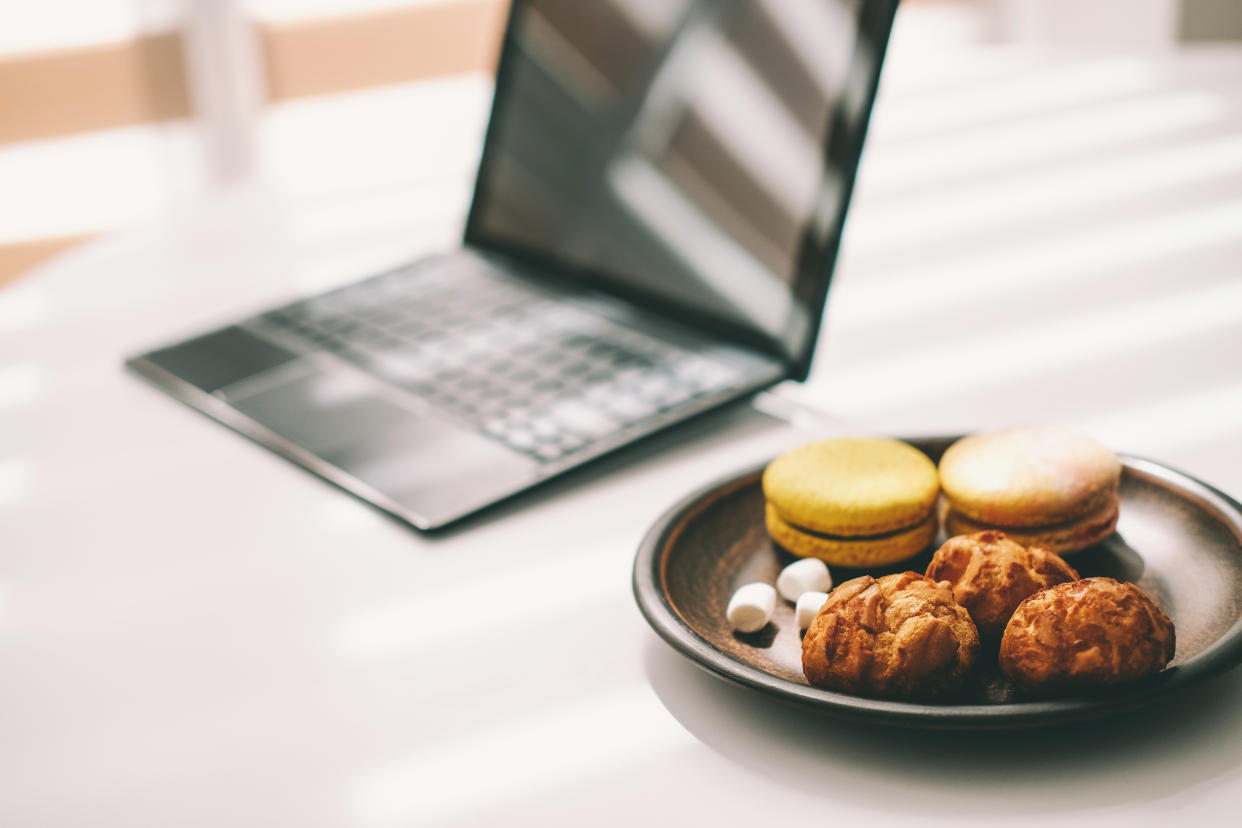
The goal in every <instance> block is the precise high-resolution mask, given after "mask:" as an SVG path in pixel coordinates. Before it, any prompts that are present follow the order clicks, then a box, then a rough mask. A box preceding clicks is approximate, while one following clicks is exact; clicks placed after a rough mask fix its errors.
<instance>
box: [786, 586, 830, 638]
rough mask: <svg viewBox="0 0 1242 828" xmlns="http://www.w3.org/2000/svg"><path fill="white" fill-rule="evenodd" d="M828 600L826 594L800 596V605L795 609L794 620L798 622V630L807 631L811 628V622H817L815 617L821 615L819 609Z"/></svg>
mask: <svg viewBox="0 0 1242 828" xmlns="http://www.w3.org/2000/svg"><path fill="white" fill-rule="evenodd" d="M827 600H828V593H826V592H804V593H802V594H801V595H799V596H798V603H797V605H796V606H795V607H794V618H796V619H797V620H798V629H800V630H805V629H807V628H808V627H810V626H811V622H812V621H814V620H815V616H816V615H818V614H819V608H820V607H822V606H823V605H824V602H825V601H827Z"/></svg>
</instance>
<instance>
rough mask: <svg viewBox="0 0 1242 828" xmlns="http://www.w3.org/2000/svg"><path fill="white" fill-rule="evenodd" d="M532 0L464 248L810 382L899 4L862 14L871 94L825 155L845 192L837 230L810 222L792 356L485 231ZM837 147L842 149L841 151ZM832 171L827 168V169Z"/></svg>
mask: <svg viewBox="0 0 1242 828" xmlns="http://www.w3.org/2000/svg"><path fill="white" fill-rule="evenodd" d="M527 3H528V0H512V3H511V5H510V9H509V17H508V20H507V22H506V24H505V34H504V39H503V42H502V45H501V50H500V58H499V61H498V65H497V68H496V82H495V91H494V94H493V97H492V107H491V113H490V116H489V118H488V123H487V132H486V135H485V138H484V143H483V153H482V157H481V158H480V161H479V169H478V174H477V176H476V177H475V188H474V193H473V195H472V197H471V201H470V210H469V213H468V214H467V217H466V227H465V233H464V239H463V241H464V244H465V245H466V246H467V247H470V248H472V249H475V250H479V251H483V252H488V253H493V254H499V255H501V256H503V257H505V258H508V259H511V260H512V261H514V262H516V263H517V264H518V265H519V266H522V267H523V270H524V271H526V272H527V273H529V274H530V275H531V276H534V277H536V278H550V279H553V280H558V281H563V282H570V283H572V284H574V285H577V286H585V287H590V288H594V289H598V290H600V291H602V292H604V293H608V294H612V295H615V296H618V297H621V298H623V299H625V300H626V301H629V302H632V303H634V304H635V305H638V306H640V307H643V308H645V309H647V310H650V311H652V312H655V313H657V314H659V315H662V316H666V317H671V318H674V319H676V320H677V321H678V322H681V323H688V324H691V325H693V326H694V327H696V328H699V329H700V330H702V331H704V332H705V333H708V334H710V335H712V336H716V337H719V338H722V339H724V340H726V341H730V342H735V343H737V344H739V345H743V346H746V347H750V348H753V349H756V350H758V351H761V352H763V353H766V354H769V355H771V356H773V357H776V358H777V359H779V360H781V361H782V362H783V363H784V364H785V365H786V366H787V376H788V377H789V378H790V379H795V380H803V379H806V377H807V375H808V374H809V373H810V368H811V360H812V358H813V357H814V354H815V343H816V340H817V339H818V336H819V329H820V325H821V321H822V317H823V311H824V307H825V304H826V302H827V299H828V288H829V284H830V282H831V280H832V275H833V272H834V270H835V267H836V260H837V255H838V253H839V251H840V239H841V234H842V231H843V230H844V225H845V218H846V215H847V213H848V207H849V202H850V198H851V195H852V193H853V189H854V180H855V177H856V174H857V170H858V162H859V160H860V158H861V156H862V150H863V144H864V139H865V137H866V133H867V126H868V124H869V122H870V118H871V112H872V109H873V108H874V102H875V95H876V90H877V88H878V86H879V79H880V71H881V68H882V66H883V64H884V55H885V51H886V49H887V47H888V41H889V35H890V33H891V31H892V26H893V18H894V16H895V14H896V11H897V5H898V0H860V3H859V6H860V8H859V12H858V38H857V40H856V44H860V43H861V44H865V45H866V48H867V49H868V51H869V52H870V58H869V60H868V67H867V68H868V70H869V74H868V75H867V77H866V79H865V80H866V85H865V87H864V88H863V98H862V101H863V103H862V107H861V109H860V111H859V115H858V119H857V124H856V125H855V127H854V129H853V130H852V131H851V130H842V129H830V130H829V133H828V135H829V138H828V142H827V143H826V144H825V145H824V146H823V147H822V148H821V151H822V152H823V153H824V156H825V160H826V162H827V158H828V156H829V155H831V156H832V158H833V159H834V161H835V163H836V164H838V165H839V168H838V170H837V171H838V172H839V174H840V182H839V187H838V192H839V206H838V209H837V210H836V214H835V224H834V226H832V227H830V228H828V229H827V232H825V233H824V234H823V235H822V237H817V235H816V234H815V233H814V232H813V231H812V229H811V220H810V218H809V217H808V218H807V220H806V221H805V222H804V226H803V230H802V233H801V240H800V242H799V247H798V251H797V254H796V258H795V261H796V265H795V273H794V282H793V285H792V287H791V291H792V293H793V295H794V298H795V301H796V302H798V303H800V304H802V305H803V306H804V307H805V309H806V310H807V311H808V317H809V318H808V319H807V328H808V330H807V333H806V336H805V337H804V340H803V343H802V345H801V347H800V348H798V349H796V350H791V349H790V348H788V347H787V346H786V344H785V343H784V342H782V341H780V340H777V339H774V338H772V337H771V336H770V335H769V334H767V333H765V332H763V331H760V330H758V329H755V328H750V327H747V326H744V325H740V324H738V323H737V322H735V321H730V320H727V319H724V318H721V317H718V316H715V315H713V314H709V313H705V312H703V311H702V310H701V309H697V308H694V307H690V306H687V305H683V304H681V303H679V302H675V301H672V300H670V299H669V298H668V297H666V296H663V295H661V294H658V293H656V292H654V291H648V290H643V289H641V288H638V287H636V286H634V285H633V284H632V283H631V282H629V281H627V280H626V279H625V278H624V276H621V275H618V274H613V273H609V272H607V271H603V270H599V269H596V268H589V267H583V266H580V265H577V264H571V263H568V262H565V261H562V260H559V259H557V258H555V257H553V256H550V255H548V254H547V253H546V252H545V251H542V250H540V249H538V248H534V247H530V246H527V245H522V244H518V243H515V242H512V241H509V240H507V239H504V238H498V237H494V236H489V234H487V233H486V232H485V231H484V230H483V228H482V226H481V214H482V210H483V205H484V204H485V203H486V201H487V198H488V192H487V182H488V180H489V172H490V171H491V169H492V165H493V162H494V160H495V158H496V156H497V153H498V144H499V124H500V121H501V120H502V113H503V111H504V107H505V106H506V105H508V103H509V100H510V96H509V91H510V84H511V80H512V77H513V67H514V63H515V60H516V58H517V57H518V52H519V49H518V48H517V39H516V37H515V36H514V30H515V26H516V24H517V21H518V20H519V19H520V15H521V14H522V12H523V10H524V9H525V7H526V5H527ZM838 113H839V108H837V107H834V110H833V114H832V115H830V117H839V114H838ZM833 141H839V142H842V143H840V144H839V145H836V146H834V145H833V144H832V142H833ZM826 167H827V163H826Z"/></svg>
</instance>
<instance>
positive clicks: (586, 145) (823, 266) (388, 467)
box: [126, 0, 897, 530]
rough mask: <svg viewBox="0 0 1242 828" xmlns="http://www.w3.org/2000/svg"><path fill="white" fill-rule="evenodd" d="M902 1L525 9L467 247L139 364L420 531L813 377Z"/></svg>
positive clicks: (523, 2) (535, 5) (204, 408)
mask: <svg viewBox="0 0 1242 828" xmlns="http://www.w3.org/2000/svg"><path fill="white" fill-rule="evenodd" d="M896 5H897V0H799V2H787V0H732V1H731V2H729V1H726V0H594V1H593V2H589V3H584V2H577V0H572V1H571V0H514V2H513V3H512V5H511V9H510V13H509V19H508V22H507V25H506V30H505V36H504V42H503V46H502V49H501V56H500V62H499V67H498V70H497V76H496V86H495V94H494V99H493V104H492V112H491V116H490V120H489V124H488V129H487V134H486V139H485V143H484V148H483V153H482V158H481V162H480V166H479V170H478V174H477V178H476V182H475V189H474V196H473V200H472V203H471V206H470V211H469V215H468V217H467V220H466V227H465V233H464V239H463V244H462V245H461V247H460V249H457V250H453V251H451V252H447V253H441V254H437V255H434V256H429V257H427V258H422V259H420V260H417V261H413V262H410V263H409V264H405V265H402V266H401V267H397V268H395V269H393V270H390V271H387V272H383V273H378V274H375V275H372V276H370V277H369V278H365V279H362V280H361V281H357V282H354V283H351V284H348V285H346V286H344V287H340V288H337V289H334V290H330V291H328V292H325V293H321V294H318V295H315V296H310V297H306V298H301V299H298V300H296V301H293V302H289V303H287V304H284V305H281V306H280V307H276V308H272V309H270V310H266V311H264V312H261V313H257V314H255V315H253V316H250V317H248V318H245V319H241V320H239V321H237V322H236V323H234V324H231V325H227V326H224V327H221V328H218V329H216V330H211V331H208V332H205V333H202V334H200V335H197V336H194V337H192V338H190V339H187V340H184V341H180V342H176V343H174V344H171V345H167V346H164V347H160V348H157V349H155V350H152V351H150V352H147V353H143V354H140V355H137V356H134V357H132V358H131V359H129V360H128V361H127V362H126V365H127V367H128V368H129V369H131V370H132V371H133V372H135V373H136V374H138V375H139V376H141V377H143V378H145V379H146V380H149V381H150V382H152V383H153V384H155V385H156V386H157V387H159V388H161V389H163V390H164V391H166V392H168V393H169V394H171V395H172V396H173V397H175V398H177V399H179V400H181V401H182V402H185V403H188V404H189V405H190V406H193V407H194V408H196V409H198V410H199V411H201V412H202V413H204V414H207V415H208V416H210V417H212V418H214V419H215V420H217V421H219V422H220V423H222V424H224V425H226V426H228V427H230V428H232V429H234V430H236V431H237V432H239V433H241V434H242V435H245V436H246V437H249V438H251V439H253V440H255V441H256V442H258V443H260V444H261V445H263V446H265V447H267V448H268V449H271V450H272V451H274V452H276V453H278V454H280V455H283V456H284V457H286V458H288V459H289V460H291V461H293V462H295V463H297V464H300V465H301V466H303V467H305V468H306V469H307V470H309V471H311V472H313V473H314V474H316V475H319V476H320V477H322V478H324V479H326V480H328V481H330V482H331V483H334V484H336V485H337V486H339V487H341V488H343V489H345V490H347V491H348V492H351V493H352V494H354V495H356V496H358V497H360V498H362V499H364V500H366V501H368V502H369V503H371V504H373V505H375V506H376V507H378V508H380V509H382V510H384V511H386V512H389V513H391V514H392V515H394V516H396V517H397V518H399V519H401V520H403V521H405V522H407V523H408V524H410V525H411V526H413V527H415V528H417V529H420V530H433V529H438V528H441V527H444V526H447V525H449V524H451V523H453V522H455V521H457V520H459V519H461V518H463V517H466V516H467V515H471V514H473V513H475V512H478V511H479V510H481V509H483V508H485V507H487V506H490V505H492V504H495V503H497V502H499V501H501V500H505V499H507V498H510V497H512V496H514V495H517V494H519V493H521V492H524V491H526V490H528V489H530V488H532V487H533V486H536V485H538V484H540V483H542V482H544V481H547V480H549V479H551V478H553V477H556V476H558V475H562V474H565V473H566V472H568V471H570V470H571V469H574V468H577V467H579V466H581V465H583V464H585V463H588V462H590V461H592V460H595V459H596V458H599V457H601V456H603V455H605V454H609V453H611V452H616V451H617V450H619V449H621V448H623V447H625V446H627V445H631V444H633V443H634V442H635V441H637V440H640V439H642V438H644V437H647V436H649V435H652V434H654V433H655V432H658V431H661V430H663V429H666V428H668V427H670V426H672V425H674V424H676V423H681V422H684V421H686V420H689V419H691V418H693V417H696V416H698V415H701V414H703V413H705V412H707V411H710V410H713V409H716V408H719V407H721V406H724V405H726V404H729V403H731V402H736V401H739V400H744V399H746V398H748V397H750V396H752V395H753V394H755V393H756V392H758V391H760V390H762V389H764V388H767V387H769V386H771V385H773V384H775V383H777V382H780V381H782V380H786V379H794V380H801V379H804V378H805V377H806V375H807V373H808V371H809V368H810V363H811V356H812V353H813V351H814V346H815V339H816V336H817V333H818V328H819V322H820V318H821V316H822V314H823V308H824V303H825V301H826V297H827V292H828V284H829V280H830V278H831V274H832V271H833V266H834V263H835V259H836V255H837V251H838V246H839V241H840V238H841V231H842V226H843V223H844V220H845V214H846V207H847V204H848V202H849V197H850V192H851V189H852V186H853V181H854V175H855V171H856V168H857V166H858V160H859V155H860V153H861V151H862V146H863V136H864V133H865V131H866V127H867V121H868V118H869V115H870V111H871V107H872V102H873V99H874V95H875V90H876V84H877V82H878V78H879V73H880V65H881V62H882V59H883V56H884V50H885V46H886V44H887V41H888V35H889V32H890V29H891V27H892V22H893V15H894V12H895V7H896Z"/></svg>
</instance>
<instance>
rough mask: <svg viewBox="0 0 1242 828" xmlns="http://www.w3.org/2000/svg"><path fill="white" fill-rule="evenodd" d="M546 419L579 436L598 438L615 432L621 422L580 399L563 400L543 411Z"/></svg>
mask: <svg viewBox="0 0 1242 828" xmlns="http://www.w3.org/2000/svg"><path fill="white" fill-rule="evenodd" d="M544 414H545V416H546V417H548V419H550V420H553V421H554V422H556V423H558V424H559V425H560V426H561V427H562V428H563V429H564V430H565V431H568V432H570V433H571V434H574V435H577V436H579V437H588V438H598V437H604V436H607V435H609V434H612V433H613V432H615V431H616V430H617V429H618V428H620V427H621V426H622V422H621V421H619V420H618V419H616V418H615V417H612V416H609V415H608V414H605V413H604V412H602V411H600V410H599V409H597V408H593V407H592V406H590V405H587V404H586V403H584V402H582V401H581V400H572V399H571V400H565V401H563V402H560V403H557V404H556V405H554V406H553V407H552V408H550V409H548V410H547V411H546V412H544Z"/></svg>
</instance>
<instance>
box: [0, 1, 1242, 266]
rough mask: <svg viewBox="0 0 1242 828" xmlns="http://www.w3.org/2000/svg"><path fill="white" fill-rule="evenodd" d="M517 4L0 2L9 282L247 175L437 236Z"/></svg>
mask: <svg viewBox="0 0 1242 828" xmlns="http://www.w3.org/2000/svg"><path fill="white" fill-rule="evenodd" d="M572 1H575V2H577V1H580V0H572ZM593 1H598V2H606V0H593ZM649 2H652V3H663V2H672V0H649ZM506 10H507V0H40V2H37V3H8V4H4V5H3V6H0V289H2V287H3V285H4V284H6V283H9V282H11V281H13V280H14V279H16V278H18V277H19V276H20V275H21V274H22V273H25V272H27V271H29V270H30V269H31V268H33V267H34V266H36V265H37V264H38V263H39V262H41V261H44V260H46V259H47V258H49V257H51V256H53V255H56V254H57V253H59V252H62V251H64V250H67V249H70V248H72V247H73V246H74V245H77V244H80V243H81V242H83V241H84V240H87V239H90V238H94V237H97V236H98V235H100V234H103V233H108V232H114V231H116V230H119V229H122V228H125V227H128V226H133V225H136V224H140V223H143V222H146V221H150V220H151V219H153V218H155V217H157V216H159V215H161V214H164V213H167V212H169V211H170V210H175V209H177V207H178V205H182V204H185V203H187V202H192V201H193V199H194V198H196V197H197V196H199V195H200V194H202V193H203V192H205V191H207V190H210V189H227V188H229V187H235V186H237V185H238V184H239V183H246V182H254V181H261V182H263V183H264V185H265V186H270V187H273V188H276V189H277V190H279V191H280V192H282V193H285V194H287V195H289V196H291V197H296V198H299V199H302V200H304V201H306V202H309V203H312V204H314V205H318V209H312V210H310V211H306V212H304V213H300V214H299V215H300V216H301V218H300V219H299V220H301V221H304V222H308V223H309V225H308V227H307V228H306V230H307V232H308V234H310V233H312V232H313V234H315V235H316V237H317V238H318V237H322V236H323V235H324V233H325V230H326V231H327V232H328V233H329V234H337V235H339V236H356V237H358V238H365V237H366V235H367V234H368V233H372V232H375V231H377V230H381V229H384V228H388V229H391V228H392V227H393V226H394V225H397V226H403V227H404V226H408V227H409V228H410V230H411V233H412V234H417V232H418V228H419V226H420V224H422V225H428V226H429V225H434V224H435V222H437V221H443V220H444V216H445V215H449V216H456V215H458V214H460V213H461V212H462V211H463V210H464V208H465V203H464V202H465V199H466V198H468V197H469V187H468V182H469V180H470V178H471V177H472V175H473V172H474V164H475V162H476V159H477V153H478V150H479V146H480V142H481V139H482V132H483V129H484V127H485V124H486V118H487V112H488V105H489V101H490V91H491V76H490V73H491V70H492V66H493V62H494V59H495V55H496V49H497V46H498V40H499V35H500V32H501V29H502V27H503V23H504V16H505V13H506ZM1229 40H1242V2H1238V0H1091V2H1082V0H906V2H905V3H904V5H903V8H902V11H901V13H900V15H899V19H898V28H897V31H896V33H895V35H894V49H899V50H902V51H903V52H905V53H907V54H916V53H920V52H922V53H926V54H927V55H928V59H934V55H935V53H936V52H937V51H943V50H952V49H958V48H961V47H963V46H967V45H979V46H988V45H1007V44H1012V45H1015V46H1023V45H1034V46H1039V47H1045V46H1046V47H1049V48H1061V47H1064V48H1074V49H1084V48H1085V49H1088V50H1094V51H1099V52H1111V53H1133V52H1140V51H1143V52H1145V51H1150V50H1167V49H1176V48H1197V47H1198V45H1199V44H1204V43H1210V42H1212V41H1229ZM429 190H431V191H432V192H436V193H442V198H430V199H429V198H427V193H428V191H429ZM342 196H347V198H342ZM345 202H348V205H349V209H348V211H345V210H343V209H342V208H341V205H342V204H343V203H345ZM428 204H431V205H433V206H434V208H435V210H436V214H435V215H432V214H428V212H427V210H428V207H427V205H428ZM312 225H313V226H312Z"/></svg>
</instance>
